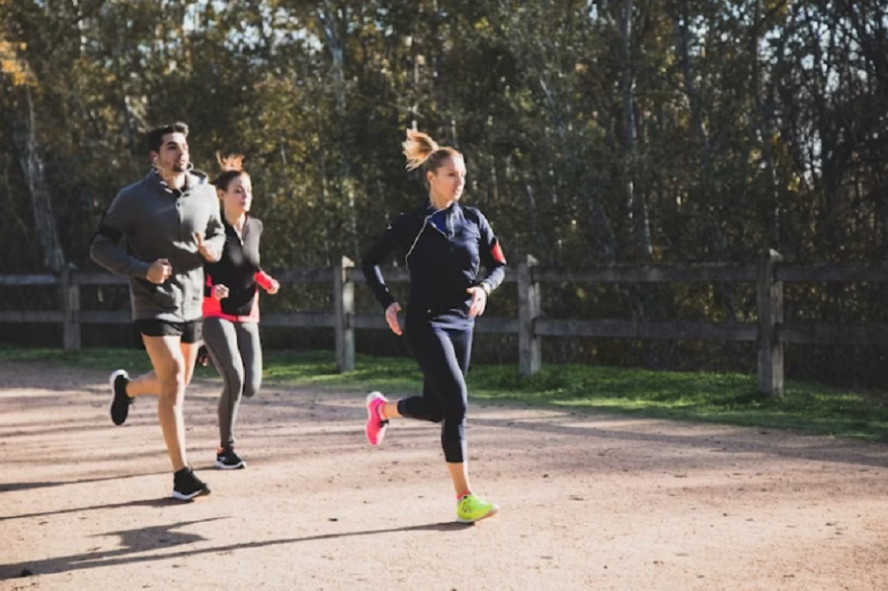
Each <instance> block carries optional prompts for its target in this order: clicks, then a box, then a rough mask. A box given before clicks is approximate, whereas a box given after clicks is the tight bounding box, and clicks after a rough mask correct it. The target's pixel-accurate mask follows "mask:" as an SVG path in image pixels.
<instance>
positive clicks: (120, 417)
mask: <svg viewBox="0 0 888 591" xmlns="http://www.w3.org/2000/svg"><path fill="white" fill-rule="evenodd" d="M108 381H109V382H110V383H111V420H112V421H114V424H115V425H122V424H124V423H125V422H126V416H127V415H128V414H129V407H130V404H132V403H133V399H132V398H130V397H129V396H127V395H126V385H127V384H129V381H130V380H129V374H128V373H126V370H124V369H118V370H117V371H115V372H114V373H112V374H111V378H110V379H109V380H108Z"/></svg>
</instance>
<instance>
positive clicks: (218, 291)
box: [213, 283, 228, 301]
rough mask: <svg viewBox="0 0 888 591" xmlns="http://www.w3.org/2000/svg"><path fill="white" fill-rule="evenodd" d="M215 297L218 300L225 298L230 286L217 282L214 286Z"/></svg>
mask: <svg viewBox="0 0 888 591" xmlns="http://www.w3.org/2000/svg"><path fill="white" fill-rule="evenodd" d="M213 297H214V298H215V299H217V300H220V301H221V300H224V299H225V298H227V297H228V286H227V285H222V284H221V283H217V284H216V285H214V286H213Z"/></svg>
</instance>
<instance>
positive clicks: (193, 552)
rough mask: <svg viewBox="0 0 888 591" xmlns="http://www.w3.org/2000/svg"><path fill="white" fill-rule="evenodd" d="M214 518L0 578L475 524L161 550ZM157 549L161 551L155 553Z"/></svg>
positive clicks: (189, 539)
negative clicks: (186, 528) (185, 529)
mask: <svg viewBox="0 0 888 591" xmlns="http://www.w3.org/2000/svg"><path fill="white" fill-rule="evenodd" d="M155 502H156V501H144V502H142V504H145V503H148V504H149V505H150V504H152V503H155ZM152 506H153V505H152ZM217 519H223V518H221V517H213V518H210V519H203V520H196V521H184V522H179V523H174V524H171V525H164V526H156V527H147V528H138V529H133V530H122V531H116V532H108V533H107V534H101V535H96V536H94V537H104V536H107V535H116V536H119V537H120V539H121V541H122V543H123V544H124V545H125V546H126V547H125V548H121V549H119V550H113V551H110V552H85V553H82V554H72V555H70V556H59V557H57V558H47V559H45V560H37V561H29V562H19V563H13V564H0V581H2V580H4V579H9V578H12V577H25V576H32V575H34V576H36V575H43V574H50V573H64V572H69V571H76V570H83V569H88V568H102V567H109V568H111V567H114V566H118V565H123V564H137V563H147V562H152V561H157V560H170V559H182V558H188V557H190V556H200V555H204V554H209V555H221V554H226V553H235V552H238V551H240V550H250V549H254V548H268V547H271V546H279V545H287V544H300V543H305V542H314V541H318V540H335V539H339V538H350V537H359V536H374V535H380V534H389V533H399V532H412V531H415V532H422V531H440V532H456V531H462V530H466V529H469V528H471V527H473V526H474V524H472V523H457V522H440V523H427V524H422V525H411V526H407V527H393V528H387V529H375V530H366V531H354V532H343V533H330V534H319V535H315V536H306V537H302V538H280V539H275V540H264V541H260V542H248V543H236V544H227V545H224V546H213V547H205V548H194V549H189V550H184V549H183V550H178V551H173V552H162V550H163V549H164V548H168V547H173V546H182V545H185V544H192V543H195V542H202V541H206V538H204V537H203V536H200V535H198V534H190V533H183V532H176V531H174V530H175V529H177V528H181V527H183V526H187V525H191V524H194V523H201V522H204V521H214V520H217ZM158 551H161V552H160V553H158ZM142 552H151V554H145V555H141V556H136V554H138V553H142Z"/></svg>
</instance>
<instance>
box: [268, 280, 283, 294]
mask: <svg viewBox="0 0 888 591" xmlns="http://www.w3.org/2000/svg"><path fill="white" fill-rule="evenodd" d="M280 289H281V284H280V282H278V280H277V279H272V280H271V285H269V286H268V289H266V290H265V291H266V293H268V294H269V295H274V294H276V293H277V292H278V291H280Z"/></svg>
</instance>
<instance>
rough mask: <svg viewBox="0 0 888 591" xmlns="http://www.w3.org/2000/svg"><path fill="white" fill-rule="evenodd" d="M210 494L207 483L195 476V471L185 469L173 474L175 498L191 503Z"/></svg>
mask: <svg viewBox="0 0 888 591" xmlns="http://www.w3.org/2000/svg"><path fill="white" fill-rule="evenodd" d="M208 494H210V487H209V486H207V483H206V482H204V481H203V480H201V479H200V478H198V477H197V476H195V475H194V471H193V470H192V469H191V468H189V467H187V466H186V467H185V468H182V469H181V470H179V471H178V472H176V473H175V474H173V498H174V499H179V500H180V501H190V500H191V499H193V498H194V497H200V496H203V495H208Z"/></svg>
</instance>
